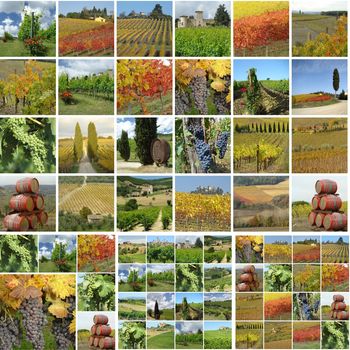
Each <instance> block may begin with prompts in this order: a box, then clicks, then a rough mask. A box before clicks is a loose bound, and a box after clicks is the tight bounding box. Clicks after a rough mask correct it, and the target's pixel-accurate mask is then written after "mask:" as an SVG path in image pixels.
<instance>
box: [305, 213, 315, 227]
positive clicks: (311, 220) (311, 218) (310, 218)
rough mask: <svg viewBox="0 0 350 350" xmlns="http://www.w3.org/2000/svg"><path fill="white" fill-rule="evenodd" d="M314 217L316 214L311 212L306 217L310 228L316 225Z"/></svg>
mask: <svg viewBox="0 0 350 350" xmlns="http://www.w3.org/2000/svg"><path fill="white" fill-rule="evenodd" d="M316 216H317V214H316V213H314V212H313V211H312V212H310V214H309V216H308V217H307V221H308V222H309V224H310V225H311V226H314V225H316Z"/></svg>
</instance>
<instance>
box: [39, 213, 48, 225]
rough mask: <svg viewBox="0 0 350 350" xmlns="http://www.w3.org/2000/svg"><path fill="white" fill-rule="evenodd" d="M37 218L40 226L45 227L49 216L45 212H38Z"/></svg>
mask: <svg viewBox="0 0 350 350" xmlns="http://www.w3.org/2000/svg"><path fill="white" fill-rule="evenodd" d="M36 216H37V217H38V221H39V224H40V225H45V224H46V223H47V220H48V219H49V216H48V215H47V212H46V211H40V212H39V213H37V214H36Z"/></svg>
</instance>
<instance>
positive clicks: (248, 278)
mask: <svg viewBox="0 0 350 350" xmlns="http://www.w3.org/2000/svg"><path fill="white" fill-rule="evenodd" d="M237 288H238V291H239V292H250V291H252V292H254V291H256V290H258V288H259V281H258V275H257V274H256V272H255V267H254V265H247V266H245V267H244V268H243V272H242V273H241V275H240V276H239V282H238V285H237Z"/></svg>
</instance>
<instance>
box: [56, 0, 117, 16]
mask: <svg viewBox="0 0 350 350" xmlns="http://www.w3.org/2000/svg"><path fill="white" fill-rule="evenodd" d="M94 6H95V7H96V8H97V9H104V8H106V9H107V13H108V14H110V13H111V12H112V13H114V2H113V1H60V2H59V7H58V9H59V10H58V13H59V14H63V15H66V14H67V13H68V12H80V11H81V10H82V9H83V8H84V7H86V8H87V9H89V10H90V9H92V8H93V7H94Z"/></svg>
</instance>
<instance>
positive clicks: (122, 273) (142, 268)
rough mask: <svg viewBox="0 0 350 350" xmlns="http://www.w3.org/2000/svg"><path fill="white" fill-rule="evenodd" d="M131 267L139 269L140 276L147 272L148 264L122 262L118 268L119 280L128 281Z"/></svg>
mask: <svg viewBox="0 0 350 350" xmlns="http://www.w3.org/2000/svg"><path fill="white" fill-rule="evenodd" d="M131 269H137V270H138V275H139V277H142V276H143V275H145V273H146V265H142V264H121V265H119V269H118V281H120V280H123V281H124V282H126V281H127V279H128V276H129V273H130V271H131Z"/></svg>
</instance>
